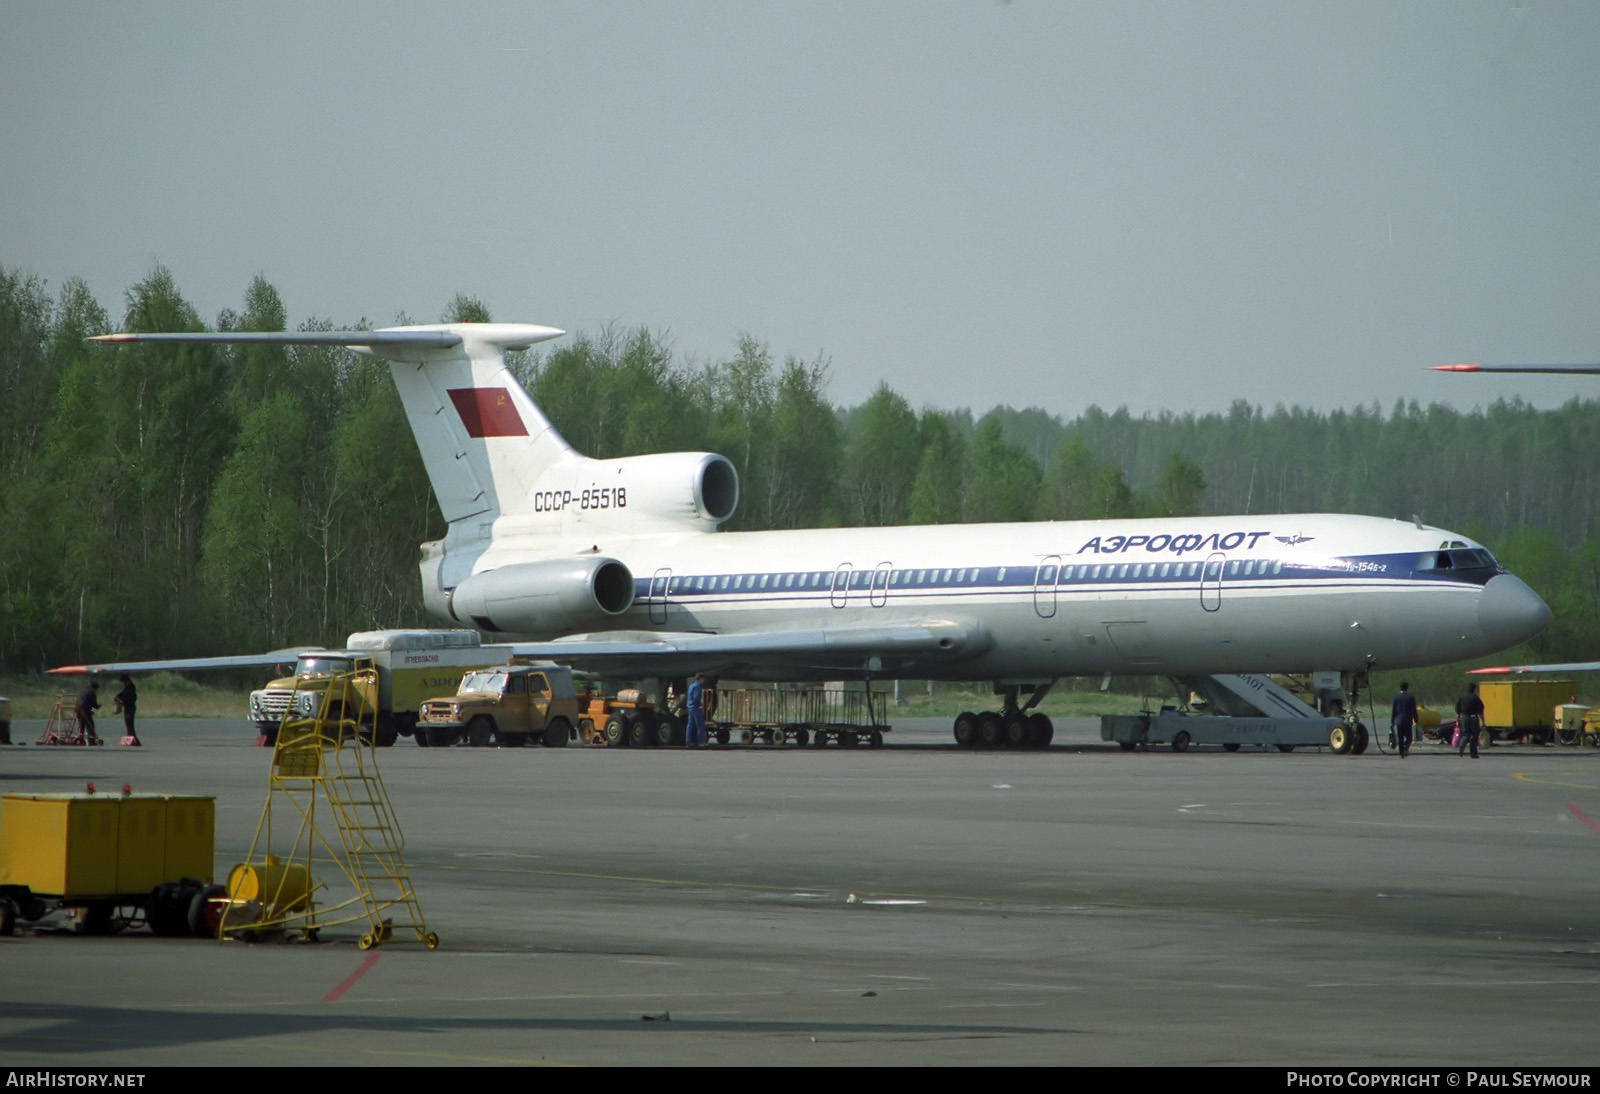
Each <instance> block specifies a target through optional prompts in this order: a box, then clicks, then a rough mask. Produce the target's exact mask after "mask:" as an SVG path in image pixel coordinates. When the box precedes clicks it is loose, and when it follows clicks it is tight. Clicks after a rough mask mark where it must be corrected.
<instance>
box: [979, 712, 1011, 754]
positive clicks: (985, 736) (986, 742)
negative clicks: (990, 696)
mask: <svg viewBox="0 0 1600 1094" xmlns="http://www.w3.org/2000/svg"><path fill="white" fill-rule="evenodd" d="M1004 733H1005V723H1004V722H1002V721H1001V720H1000V715H998V714H996V713H995V712H994V711H992V710H986V711H984V712H983V713H982V714H980V715H978V747H979V748H999V747H1000V740H1001V738H1002V736H1003V735H1004Z"/></svg>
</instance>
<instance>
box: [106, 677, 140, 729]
mask: <svg viewBox="0 0 1600 1094" xmlns="http://www.w3.org/2000/svg"><path fill="white" fill-rule="evenodd" d="M111 699H112V702H114V703H115V704H116V709H118V710H120V711H122V727H123V729H124V730H125V731H126V732H125V733H124V734H123V737H124V740H123V742H122V743H123V744H126V745H136V744H138V743H139V735H138V734H137V733H135V732H134V729H133V708H134V707H136V706H138V705H139V689H138V688H136V687H134V686H133V677H131V676H129V675H128V674H127V673H123V674H122V690H121V691H119V692H117V693H116V694H115V695H113V696H112V697H111Z"/></svg>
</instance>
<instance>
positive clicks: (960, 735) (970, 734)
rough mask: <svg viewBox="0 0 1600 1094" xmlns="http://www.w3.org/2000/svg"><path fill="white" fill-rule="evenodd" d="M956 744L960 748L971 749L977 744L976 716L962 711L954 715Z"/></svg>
mask: <svg viewBox="0 0 1600 1094" xmlns="http://www.w3.org/2000/svg"><path fill="white" fill-rule="evenodd" d="M954 728H955V735H956V744H957V745H958V746H959V747H961V748H971V747H972V746H973V745H975V744H977V743H978V716H977V715H976V714H973V713H972V712H971V711H963V712H962V713H960V714H958V715H956V721H955V727H954Z"/></svg>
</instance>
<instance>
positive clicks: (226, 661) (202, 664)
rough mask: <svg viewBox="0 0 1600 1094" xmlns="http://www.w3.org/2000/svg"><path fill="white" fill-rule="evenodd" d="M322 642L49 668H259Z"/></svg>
mask: <svg viewBox="0 0 1600 1094" xmlns="http://www.w3.org/2000/svg"><path fill="white" fill-rule="evenodd" d="M323 648H324V647H322V646H290V647H289V648H287V649H281V650H270V651H268V652H267V653H246V654H239V655H237V656H233V657H180V658H177V659H175V660H172V661H107V662H105V663H104V664H99V665H62V666H61V667H60V668H54V669H51V670H50V675H52V676H103V675H107V674H109V673H123V672H127V673H134V672H202V671H204V670H206V669H259V668H270V667H272V666H273V665H292V664H294V663H295V661H297V660H299V658H300V655H301V654H302V653H316V652H319V651H321V650H322V649H323Z"/></svg>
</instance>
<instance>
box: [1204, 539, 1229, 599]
mask: <svg viewBox="0 0 1600 1094" xmlns="http://www.w3.org/2000/svg"><path fill="white" fill-rule="evenodd" d="M1226 557H1227V556H1225V555H1223V554H1222V553H1221V552H1217V553H1214V554H1213V555H1212V556H1211V557H1210V558H1208V559H1206V561H1205V568H1204V569H1202V570H1201V571H1200V606H1201V607H1202V608H1204V609H1205V610H1206V611H1208V612H1214V611H1216V610H1217V609H1218V608H1220V607H1222V563H1223V561H1224V559H1225V558H1226Z"/></svg>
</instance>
